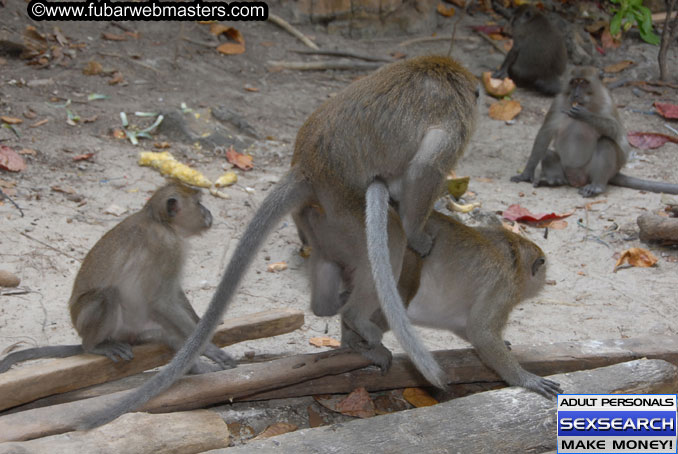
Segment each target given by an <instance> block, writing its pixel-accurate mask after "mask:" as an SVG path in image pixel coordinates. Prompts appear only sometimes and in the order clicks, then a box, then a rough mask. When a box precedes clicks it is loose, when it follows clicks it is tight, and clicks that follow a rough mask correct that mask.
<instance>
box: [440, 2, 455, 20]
mask: <svg viewBox="0 0 678 454" xmlns="http://www.w3.org/2000/svg"><path fill="white" fill-rule="evenodd" d="M454 13H456V11H455V10H454V8H453V7H451V6H450V7H449V8H448V7H447V6H445V5H444V4H443V3H438V14H440V15H441V16H445V17H452V16H454Z"/></svg>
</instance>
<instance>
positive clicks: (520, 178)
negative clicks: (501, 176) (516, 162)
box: [511, 173, 532, 183]
mask: <svg viewBox="0 0 678 454" xmlns="http://www.w3.org/2000/svg"><path fill="white" fill-rule="evenodd" d="M511 181H512V182H514V183H523V182H528V183H530V182H531V181H532V177H531V176H530V175H527V174H525V173H519V174H518V175H513V176H512V177H511Z"/></svg>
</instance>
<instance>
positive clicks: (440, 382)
mask: <svg viewBox="0 0 678 454" xmlns="http://www.w3.org/2000/svg"><path fill="white" fill-rule="evenodd" d="M388 199H389V193H388V188H387V187H386V185H385V184H384V183H383V182H381V181H375V182H373V183H372V184H371V185H370V186H369V187H368V188H367V194H366V202H367V215H366V220H365V222H366V227H365V228H366V231H367V253H368V256H369V259H370V267H371V268H372V278H373V279H374V283H375V286H376V289H377V295H378V296H379V302H380V304H381V309H382V311H383V313H384V316H385V317H386V320H387V321H388V325H389V326H390V327H391V329H392V330H393V333H394V334H395V336H396V338H397V339H398V342H400V345H401V346H402V347H403V349H404V350H405V352H406V353H407V355H408V356H409V357H410V359H411V360H412V362H413V363H414V365H415V366H416V367H417V369H418V370H419V371H420V372H421V373H422V375H423V376H424V377H425V378H426V379H427V380H428V381H429V382H430V383H431V384H433V385H435V386H437V387H438V388H441V389H444V388H445V387H446V385H447V375H446V374H445V372H444V371H443V370H442V369H441V368H440V366H439V365H438V362H437V361H436V360H435V359H434V358H433V355H432V354H431V352H430V351H429V350H428V349H427V348H426V346H425V345H424V343H423V342H422V340H421V338H420V337H419V335H418V334H417V332H416V331H415V330H414V327H413V326H412V323H411V322H410V320H409V319H408V318H407V311H406V310H405V305H404V304H403V301H402V299H401V298H400V294H399V293H398V284H397V283H396V281H395V278H394V277H393V269H392V268H391V258H390V254H389V247H388Z"/></svg>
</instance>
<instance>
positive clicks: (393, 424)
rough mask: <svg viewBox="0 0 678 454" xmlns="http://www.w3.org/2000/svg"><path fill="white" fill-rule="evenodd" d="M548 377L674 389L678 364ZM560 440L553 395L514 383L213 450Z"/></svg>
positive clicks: (413, 448) (571, 383) (421, 447)
mask: <svg viewBox="0 0 678 454" xmlns="http://www.w3.org/2000/svg"><path fill="white" fill-rule="evenodd" d="M549 378H550V379H552V380H555V381H557V382H560V383H561V385H562V386H563V388H564V389H565V391H566V392H568V393H575V394H611V393H642V394H645V393H647V394H650V393H675V392H676V390H677V389H678V369H677V368H676V366H674V365H672V364H669V363H667V362H665V361H659V360H636V361H631V362H627V363H623V364H617V365H614V366H609V367H603V368H600V369H594V370H590V371H583V372H573V373H569V374H561V375H553V376H550V377H549ZM441 447H444V449H441ZM555 448H556V411H555V402H554V401H553V400H548V399H544V398H543V397H541V396H539V395H538V394H536V393H533V392H530V391H527V390H524V389H521V388H516V387H513V388H507V389H501V390H497V391H490V392H483V393H479V394H474V395H472V396H468V397H462V398H460V399H454V400H451V401H449V402H445V403H441V404H438V405H433V406H431V407H424V408H416V409H413V410H405V411H400V412H397V413H391V414H388V415H384V416H378V417H375V418H368V419H357V420H355V421H350V422H348V423H342V424H340V425H333V426H327V427H322V428H317V429H304V430H299V431H296V432H292V433H288V434H285V435H280V436H278V437H275V438H272V439H268V440H261V441H251V442H249V443H248V444H247V445H245V446H240V447H236V448H230V449H229V450H228V451H225V450H221V449H219V450H215V451H213V452H212V453H211V454H245V453H251V454H255V453H269V452H275V453H277V454H298V453H305V452H313V453H315V454H330V453H336V452H365V453H376V452H390V453H412V452H441V451H444V452H462V453H494V452H524V453H527V452H535V453H537V452H544V451H547V450H552V449H555Z"/></svg>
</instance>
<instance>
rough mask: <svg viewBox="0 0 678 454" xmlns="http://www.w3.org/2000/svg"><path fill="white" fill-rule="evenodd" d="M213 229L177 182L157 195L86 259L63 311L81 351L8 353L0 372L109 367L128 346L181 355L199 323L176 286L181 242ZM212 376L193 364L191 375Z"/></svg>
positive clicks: (193, 195) (215, 355) (214, 353)
mask: <svg viewBox="0 0 678 454" xmlns="http://www.w3.org/2000/svg"><path fill="white" fill-rule="evenodd" d="M211 225H212V214H211V213H210V212H209V210H208V209H207V208H205V207H204V206H203V205H202V204H201V203H200V192H199V191H197V190H194V189H191V188H188V187H186V186H183V185H180V184H178V183H171V184H168V185H166V186H163V187H162V188H160V189H158V190H157V191H156V192H155V193H154V194H153V196H152V197H151V198H150V199H149V200H148V202H147V203H146V205H144V207H143V208H142V209H141V210H140V211H138V212H136V213H134V214H132V215H130V216H128V217H127V218H126V219H124V220H123V221H122V222H121V223H119V224H118V225H116V226H115V227H113V229H111V230H110V231H109V232H107V233H106V234H105V235H104V236H103V237H102V238H101V239H100V240H99V241H97V243H96V244H95V245H94V247H92V249H91V250H90V251H89V253H87V256H85V259H84V260H83V262H82V266H81V267H80V270H79V271H78V274H77V275H76V277H75V282H74V284H73V291H72V293H71V298H70V300H69V302H68V306H69V309H70V314H71V321H72V322H73V326H74V327H75V330H76V331H77V332H78V334H79V335H80V337H81V338H82V344H81V345H55V346H48V347H38V348H30V349H27V350H21V351H17V352H14V353H11V354H9V355H7V356H6V357H5V358H4V359H3V360H2V361H0V372H4V371H6V370H7V369H9V368H10V367H11V366H12V365H13V364H15V363H17V362H21V361H26V360H29V359H37V358H56V357H59V358H63V357H67V356H72V355H77V354H80V353H93V354H97V355H104V356H106V357H108V358H109V359H111V360H112V361H114V362H117V361H119V360H121V359H122V360H130V359H132V357H133V354H132V347H131V345H132V344H138V343H142V342H160V343H163V344H165V345H167V346H168V347H170V348H171V349H172V350H175V351H176V350H178V349H179V348H180V347H181V345H182V344H183V342H184V341H185V340H186V338H187V337H188V336H189V335H190V334H191V332H193V329H194V328H195V326H196V325H197V323H198V320H199V318H198V315H197V314H196V313H195V311H194V310H193V307H191V304H190V302H189V301H188V299H187V298H186V294H185V293H184V291H183V289H182V288H181V282H180V281H181V271H182V269H183V266H184V261H185V252H186V251H185V249H186V244H185V243H186V241H185V239H186V238H188V237H190V236H193V235H197V234H200V233H202V232H204V231H206V230H207V229H209V228H210V226H211ZM204 355H205V356H207V357H208V358H210V359H211V360H213V361H214V362H216V363H217V364H218V366H219V367H220V368H230V367H234V366H235V361H234V360H233V359H232V358H231V357H230V356H229V355H228V354H227V353H226V352H224V351H222V350H221V349H219V348H218V347H217V346H215V345H214V344H212V343H210V344H208V346H207V349H206V351H205V352H204ZM211 370H214V368H213V367H210V366H209V365H208V364H206V363H201V362H196V363H195V364H194V365H193V368H192V371H193V372H196V373H198V372H206V371H211Z"/></svg>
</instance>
